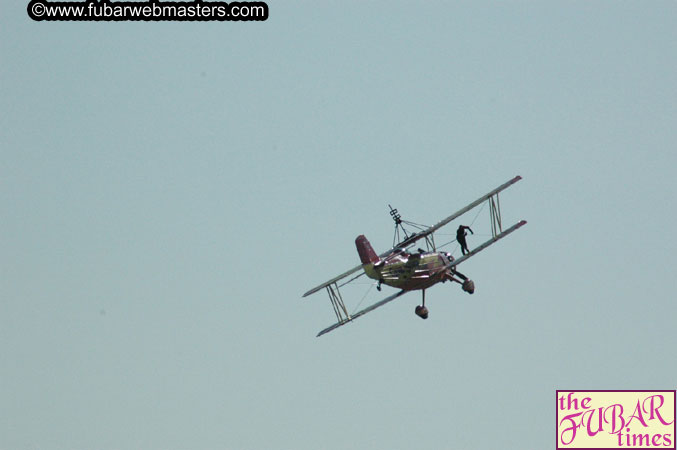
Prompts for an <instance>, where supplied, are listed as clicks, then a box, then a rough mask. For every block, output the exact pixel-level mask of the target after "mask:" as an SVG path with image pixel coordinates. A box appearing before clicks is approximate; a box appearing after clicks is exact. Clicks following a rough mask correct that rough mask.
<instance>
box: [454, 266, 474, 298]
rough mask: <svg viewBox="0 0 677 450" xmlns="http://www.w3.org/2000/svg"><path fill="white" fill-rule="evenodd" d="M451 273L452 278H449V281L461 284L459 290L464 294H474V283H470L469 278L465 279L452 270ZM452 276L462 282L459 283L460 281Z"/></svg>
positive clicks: (459, 273)
mask: <svg viewBox="0 0 677 450" xmlns="http://www.w3.org/2000/svg"><path fill="white" fill-rule="evenodd" d="M451 273H452V276H451V278H450V279H451V280H452V281H455V282H457V283H461V289H463V290H464V291H465V292H467V293H468V294H472V293H473V292H475V283H473V281H472V280H471V279H470V278H468V277H466V276H465V275H463V274H462V273H461V272H456V271H455V270H452V272H451ZM453 275H456V276H457V277H458V278H460V279H461V280H463V282H461V281H459V280H457V279H455V278H454V277H453Z"/></svg>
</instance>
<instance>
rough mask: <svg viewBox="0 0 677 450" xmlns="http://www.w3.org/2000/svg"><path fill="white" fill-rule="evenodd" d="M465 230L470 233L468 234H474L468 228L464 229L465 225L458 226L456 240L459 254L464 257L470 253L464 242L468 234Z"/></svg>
mask: <svg viewBox="0 0 677 450" xmlns="http://www.w3.org/2000/svg"><path fill="white" fill-rule="evenodd" d="M465 230H468V231H470V234H475V233H473V232H472V230H471V229H470V227H466V226H465V225H460V226H459V227H458V230H456V240H457V241H458V243H459V244H461V252H463V254H464V255H465V254H466V253H470V250H468V244H467V243H466V242H465V237H466V236H467V234H468V233H466V231H465Z"/></svg>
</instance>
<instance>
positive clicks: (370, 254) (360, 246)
mask: <svg viewBox="0 0 677 450" xmlns="http://www.w3.org/2000/svg"><path fill="white" fill-rule="evenodd" d="M355 246H356V247H357V253H359V255H360V261H362V264H375V263H377V262H379V261H380V258H379V257H378V255H377V254H376V252H375V251H374V249H373V248H372V247H371V244H370V243H369V241H368V240H367V238H366V237H364V235H362V234H361V235H359V236H357V239H355Z"/></svg>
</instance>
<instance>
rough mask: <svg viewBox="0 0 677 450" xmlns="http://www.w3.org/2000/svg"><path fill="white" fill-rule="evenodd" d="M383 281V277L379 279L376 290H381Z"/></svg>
mask: <svg viewBox="0 0 677 450" xmlns="http://www.w3.org/2000/svg"><path fill="white" fill-rule="evenodd" d="M381 283H383V280H382V279H380V280H378V284H377V285H376V290H377V291H379V292H381Z"/></svg>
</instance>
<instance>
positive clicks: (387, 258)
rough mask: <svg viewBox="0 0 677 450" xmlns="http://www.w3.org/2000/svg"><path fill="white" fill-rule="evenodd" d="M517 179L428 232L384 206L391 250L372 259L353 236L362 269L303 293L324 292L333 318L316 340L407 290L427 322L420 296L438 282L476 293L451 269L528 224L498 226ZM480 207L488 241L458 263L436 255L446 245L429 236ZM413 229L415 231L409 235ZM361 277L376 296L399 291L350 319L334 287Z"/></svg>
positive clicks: (442, 254)
mask: <svg viewBox="0 0 677 450" xmlns="http://www.w3.org/2000/svg"><path fill="white" fill-rule="evenodd" d="M521 179H522V177H521V176H519V175H518V176H516V177H515V178H513V179H511V180H509V181H507V182H506V183H504V184H502V185H500V186H499V187H497V188H496V189H494V190H492V191H491V192H488V193H487V194H485V195H483V196H481V197H480V198H478V199H477V200H475V201H474V202H472V203H470V204H469V205H467V206H465V207H464V208H461V209H460V210H458V211H456V212H455V213H454V214H452V215H450V216H449V217H447V218H445V219H443V220H441V221H440V222H438V223H437V224H435V225H433V226H430V227H426V226H424V225H420V224H416V223H414V222H408V221H405V220H402V217H401V216H400V214H399V213H398V211H397V210H396V209H393V207H392V206H390V205H388V206H389V207H390V215H391V217H392V218H393V220H394V221H395V234H394V236H393V247H392V248H391V249H390V250H388V251H386V252H384V253H381V254H376V252H375V251H374V249H373V248H372V246H371V244H370V243H369V241H368V240H367V238H366V237H364V236H363V235H360V236H358V237H357V239H355V246H356V247H357V253H358V255H359V257H360V262H361V264H360V265H358V266H356V267H353V268H352V269H350V270H348V271H347V272H344V273H342V274H340V275H338V276H336V277H334V278H332V279H331V280H329V281H326V282H324V283H322V284H320V285H319V286H317V287H314V288H313V289H311V290H309V291H308V292H306V293H305V294H303V296H304V297H307V296H309V295H311V294H314V293H316V292H318V291H320V290H322V289H326V291H327V294H328V295H329V301H330V302H331V305H332V308H333V309H334V313H335V314H336V319H337V322H336V323H335V324H333V325H330V326H329V327H327V328H325V329H324V330H322V331H320V332H319V333H318V335H317V336H318V337H319V336H322V335H323V334H326V333H329V332H330V331H332V330H335V329H336V328H338V327H340V326H343V325H345V324H347V323H349V322H352V321H353V320H355V319H357V318H358V317H361V316H363V315H364V314H367V313H368V312H371V311H373V310H375V309H376V308H379V307H381V306H383V305H385V304H386V303H389V302H391V301H393V300H395V299H396V298H398V297H400V296H401V295H403V294H405V293H407V292H409V291H416V290H420V291H421V296H422V302H421V305H418V306H416V308H415V310H414V312H415V314H416V315H417V316H419V317H420V318H422V319H427V318H428V313H429V312H428V308H427V307H426V305H425V291H426V289H428V288H430V287H431V286H433V285H435V284H437V283H445V282H447V281H450V282H455V283H458V284H460V285H461V289H462V290H463V291H465V292H467V293H469V294H472V293H473V292H475V284H474V282H473V281H472V280H471V279H469V278H468V277H467V276H465V275H463V274H462V273H461V272H459V271H458V270H456V268H457V267H458V265H459V264H461V263H464V262H465V261H467V260H468V259H469V258H471V257H473V256H475V255H476V254H478V253H479V252H481V251H482V250H484V249H485V248H487V247H489V246H490V245H492V244H493V243H495V242H497V241H498V240H500V239H503V238H504V237H505V236H507V235H509V234H510V233H512V232H513V231H515V230H517V229H518V228H520V227H522V226H523V225H525V224H526V223H527V222H526V220H521V221H519V222H517V223H516V224H514V225H512V226H511V227H509V228H507V229H506V230H503V226H502V223H501V207H500V206H501V205H500V201H499V193H500V192H502V191H503V190H505V189H507V188H508V187H510V186H512V185H513V184H515V183H517V182H518V181H519V180H521ZM485 202H487V203H488V205H489V216H490V222H491V238H490V239H488V240H487V241H485V242H484V243H482V244H480V245H479V246H477V247H475V248H473V249H468V252H467V253H466V252H465V250H464V255H463V256H461V257H459V258H457V259H454V257H453V256H452V255H451V253H449V252H444V251H440V248H441V247H443V246H444V245H447V244H449V243H450V242H449V243H447V244H444V245H442V246H440V247H436V245H435V239H434V233H435V232H436V231H437V230H439V229H440V228H442V227H443V226H445V225H448V224H449V223H450V222H451V221H453V220H454V219H456V218H458V217H460V216H461V215H463V214H465V213H467V212H468V211H470V210H472V209H474V208H476V207H478V206H480V205H486V204H487V203H485ZM405 225H406V226H407V227H409V231H407V228H406V227H405ZM412 228H414V229H415V230H416V231H413V232H412ZM400 232H401V233H400ZM457 235H458V238H459V240H464V237H461V235H462V236H465V231H464V227H459V230H458V234H457ZM402 238H403V239H402ZM400 239H402V240H400ZM422 239H423V240H424V242H425V245H426V247H427V249H422V248H418V250H414V251H411V250H410V249H411V248H412V247H413V246H414V244H415V243H416V242H418V241H420V240H422ZM452 242H453V241H452ZM463 246H465V242H464V243H463ZM358 271H362V272H361V273H359V274H358V275H357V276H353V277H352V278H350V279H347V278H348V277H350V276H351V275H353V274H354V273H356V272H358ZM363 275H367V277H369V278H371V279H373V280H376V289H377V290H378V291H381V286H382V285H384V284H385V285H386V286H391V287H393V288H396V289H398V291H397V292H396V293H394V294H392V295H390V296H388V297H386V298H384V299H383V300H381V301H379V302H376V303H374V304H372V305H371V306H368V307H366V308H364V309H362V310H360V311H358V312H355V313H353V314H350V313H349V312H348V309H347V308H346V305H345V303H344V302H343V297H342V295H341V292H340V290H339V288H341V287H343V286H345V285H347V284H349V283H352V282H353V281H355V280H356V279H357V278H359V277H361V276H363ZM346 279H347V280H346Z"/></svg>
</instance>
